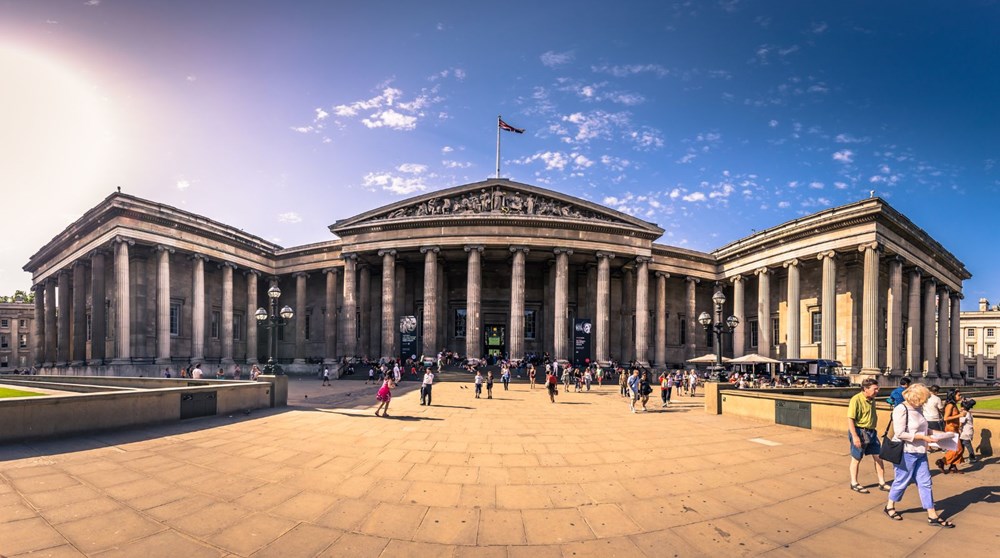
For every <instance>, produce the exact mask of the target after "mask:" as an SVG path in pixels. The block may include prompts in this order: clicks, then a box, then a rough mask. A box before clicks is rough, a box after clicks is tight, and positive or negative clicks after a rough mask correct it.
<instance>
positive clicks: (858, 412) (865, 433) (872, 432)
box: [847, 378, 889, 494]
mask: <svg viewBox="0 0 1000 558" xmlns="http://www.w3.org/2000/svg"><path fill="white" fill-rule="evenodd" d="M876 395H878V380H876V379H874V378H867V379H865V380H864V381H862V382H861V392H860V393H857V394H855V395H854V397H852V398H851V402H850V403H849V404H848V405H847V437H848V439H849V440H850V441H851V468H850V471H851V490H853V491H855V492H857V493H859V494H868V489H867V488H865V487H864V486H862V485H860V484H858V467H859V466H860V465H861V460H862V459H864V457H865V456H866V455H870V456H872V460H873V461H874V462H875V474H876V475H878V488H879V490H881V491H882V492H888V491H889V485H887V484H886V483H885V466H884V465H883V463H882V458H881V457H879V455H878V454H879V452H880V451H882V444H880V443H879V440H878V432H877V431H876V428H877V427H878V415H877V414H875V396H876Z"/></svg>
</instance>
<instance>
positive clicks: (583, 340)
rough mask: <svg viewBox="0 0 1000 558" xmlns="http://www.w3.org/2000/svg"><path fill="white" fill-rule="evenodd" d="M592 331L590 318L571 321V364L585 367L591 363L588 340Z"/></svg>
mask: <svg viewBox="0 0 1000 558" xmlns="http://www.w3.org/2000/svg"><path fill="white" fill-rule="evenodd" d="M593 331H594V323H593V322H591V321H590V318H576V319H575V320H573V364H574V365H575V366H586V365H588V364H590V362H591V359H592V357H591V354H590V338H591V334H592V332H593Z"/></svg>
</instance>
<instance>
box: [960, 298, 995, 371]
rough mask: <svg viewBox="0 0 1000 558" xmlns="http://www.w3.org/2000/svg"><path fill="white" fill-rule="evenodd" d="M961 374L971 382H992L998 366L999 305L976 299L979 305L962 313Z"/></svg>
mask: <svg viewBox="0 0 1000 558" xmlns="http://www.w3.org/2000/svg"><path fill="white" fill-rule="evenodd" d="M961 330H962V331H961V334H960V335H961V349H960V350H961V353H962V369H961V371H962V374H964V376H965V378H966V380H968V381H969V383H973V384H987V385H993V384H995V383H996V382H997V380H998V379H1000V378H998V374H997V373H998V370H997V367H998V366H1000V358H998V352H997V349H998V347H1000V306H990V302H989V301H988V300H987V299H985V298H981V299H979V309H978V310H977V311H975V312H962V314H961Z"/></svg>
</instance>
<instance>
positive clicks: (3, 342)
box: [0, 333, 10, 349]
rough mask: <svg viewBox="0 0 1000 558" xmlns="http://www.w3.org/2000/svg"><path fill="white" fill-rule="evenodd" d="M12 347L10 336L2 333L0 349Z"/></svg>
mask: <svg viewBox="0 0 1000 558" xmlns="http://www.w3.org/2000/svg"><path fill="white" fill-rule="evenodd" d="M9 347H10V337H9V336H8V335H7V334H6V333H0V349H7V348H9Z"/></svg>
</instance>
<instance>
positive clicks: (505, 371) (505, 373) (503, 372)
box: [500, 366, 510, 391]
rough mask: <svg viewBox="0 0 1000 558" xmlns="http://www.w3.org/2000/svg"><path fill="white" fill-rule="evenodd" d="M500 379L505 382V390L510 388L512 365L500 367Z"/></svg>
mask: <svg viewBox="0 0 1000 558" xmlns="http://www.w3.org/2000/svg"><path fill="white" fill-rule="evenodd" d="M500 381H501V382H503V390H504V391H508V390H510V367H508V366H504V367H503V368H501V369H500Z"/></svg>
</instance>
